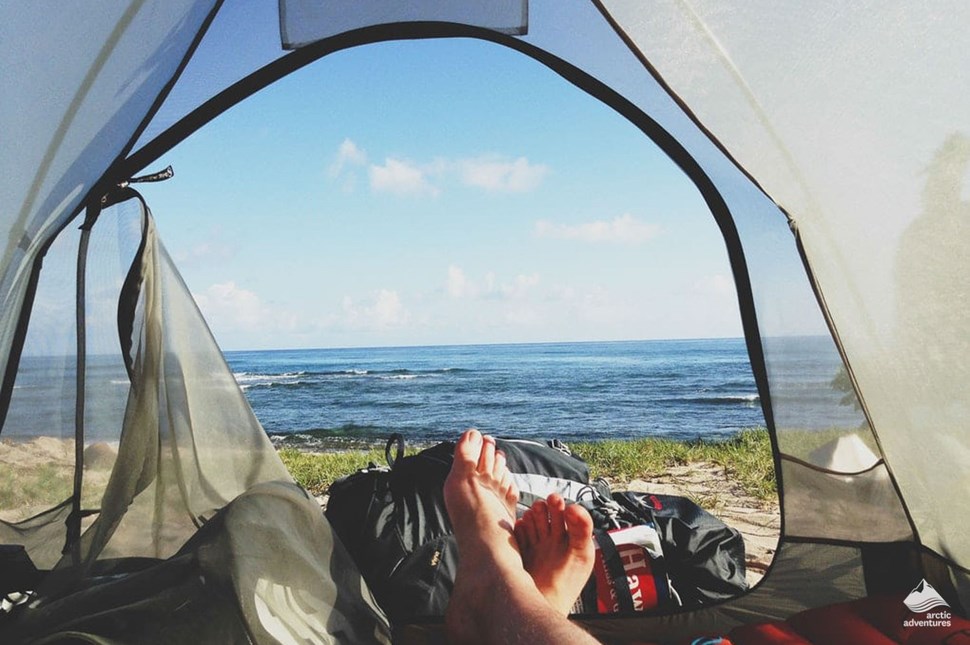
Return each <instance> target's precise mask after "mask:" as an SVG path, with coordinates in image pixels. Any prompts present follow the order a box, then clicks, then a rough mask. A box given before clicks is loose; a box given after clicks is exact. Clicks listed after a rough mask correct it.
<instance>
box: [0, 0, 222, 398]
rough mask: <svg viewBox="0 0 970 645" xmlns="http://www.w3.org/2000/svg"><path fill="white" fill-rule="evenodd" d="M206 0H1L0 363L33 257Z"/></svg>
mask: <svg viewBox="0 0 970 645" xmlns="http://www.w3.org/2000/svg"><path fill="white" fill-rule="evenodd" d="M214 4H215V3H214V2H193V1H190V0H181V1H180V0H175V1H173V2H164V3H160V2H147V1H144V0H142V1H139V2H133V3H131V4H127V5H121V4H106V5H105V6H102V7H99V9H98V10H97V11H94V10H92V8H91V7H90V6H86V5H74V6H71V7H58V8H57V12H56V13H57V15H56V17H55V16H53V15H52V12H51V11H50V9H49V7H47V6H46V5H44V4H43V3H27V4H25V5H23V6H19V7H16V8H14V7H10V6H6V7H4V9H3V16H2V20H0V60H2V61H3V66H2V68H3V72H0V95H2V96H3V97H4V100H3V101H0V128H2V139H3V142H4V153H3V156H2V163H0V169H2V172H0V203H2V204H3V207H2V210H0V231H2V235H0V311H3V312H4V315H3V316H2V317H0V375H4V374H5V373H6V369H7V359H8V357H9V353H10V350H11V345H12V342H13V339H14V335H15V333H16V328H17V325H18V324H19V323H20V322H21V321H20V317H19V315H18V314H19V312H20V310H21V305H22V304H23V302H24V298H25V296H26V295H27V291H28V287H29V284H30V279H31V270H32V267H33V261H34V259H35V258H36V257H37V256H38V254H40V253H41V252H42V250H43V247H44V245H45V243H46V242H47V241H48V240H49V238H50V237H51V236H53V235H54V234H55V233H56V232H57V231H58V230H59V229H60V228H61V227H62V226H63V225H64V224H65V223H66V222H67V220H68V219H69V218H71V217H73V216H74V215H75V213H76V211H77V208H78V207H79V205H80V204H81V202H82V201H83V200H84V198H85V197H86V195H87V193H88V191H89V190H90V189H91V188H92V187H93V186H94V185H95V183H96V182H97V181H98V180H99V179H100V178H101V175H102V174H103V173H104V172H105V171H106V170H107V168H108V167H109V165H110V164H111V163H113V162H114V161H115V159H116V157H118V156H119V155H121V154H122V153H123V152H125V149H126V147H127V146H129V145H130V144H131V139H132V137H133V136H134V135H135V133H136V131H137V129H138V128H139V126H140V125H141V124H142V122H143V121H144V120H145V119H146V117H147V116H149V113H150V111H151V109H152V107H153V105H154V104H155V103H156V101H157V99H158V98H159V95H160V93H161V92H162V89H163V88H164V87H165V85H166V84H168V83H169V82H170V81H171V79H172V77H173V75H174V74H175V71H176V70H177V69H178V67H179V65H180V64H181V61H182V59H183V57H184V56H185V54H186V53H187V51H188V50H189V48H190V46H191V44H192V42H193V40H194V39H195V37H196V35H197V34H198V32H199V28H200V26H201V25H202V24H203V22H204V21H205V19H206V17H207V16H208V14H209V12H210V11H211V10H212V8H213V6H214ZM38 52H44V54H43V55H37V54H38ZM53 52H56V53H57V55H56V56H53V55H51V53H53ZM98 197H100V196H98ZM4 378H5V381H6V377H4ZM9 387H11V385H10V384H9V383H7V382H3V383H2V384H0V392H2V390H3V388H9ZM0 412H2V411H0Z"/></svg>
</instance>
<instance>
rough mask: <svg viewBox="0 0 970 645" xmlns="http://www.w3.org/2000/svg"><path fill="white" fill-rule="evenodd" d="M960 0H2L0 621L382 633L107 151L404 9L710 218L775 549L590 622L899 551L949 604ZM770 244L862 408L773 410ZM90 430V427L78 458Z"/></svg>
mask: <svg viewBox="0 0 970 645" xmlns="http://www.w3.org/2000/svg"><path fill="white" fill-rule="evenodd" d="M967 13H968V8H967V6H966V5H965V4H964V3H958V2H954V1H943V2H938V3H933V4H931V5H925V4H924V3H917V2H912V1H906V0H886V1H884V2H879V3H874V2H855V3H845V2H838V1H835V0H822V1H820V2H811V3H773V2H765V1H763V0H757V1H751V2H744V3H724V2H714V1H711V0H679V1H678V0H658V1H657V2H652V3H644V2H635V1H632V0H532V2H527V0H488V1H487V2H482V1H478V2H447V3H444V2H434V1H432V0H414V1H412V2H409V3H385V2H379V1H378V0H357V1H354V2H351V1H349V0H329V1H323V0H279V2H278V3H277V1H276V0H253V1H252V2H241V1H233V0H225V1H220V0H192V1H190V0H165V1H164V2H162V1H159V0H155V1H152V0H133V1H131V2H128V3H120V2H96V3H58V4H57V5H53V4H51V3H43V2H31V3H6V4H4V5H3V7H2V9H0V60H2V62H3V64H2V67H0V69H2V72H0V96H2V97H3V98H2V99H0V127H2V133H3V134H2V138H0V141H2V148H0V155H2V166H0V167H2V173H0V186H2V189H0V204H2V207H0V208H2V210H0V303H2V306H0V312H2V316H0V377H2V382H0V430H2V435H0V437H3V438H4V439H9V438H11V437H16V436H17V434H18V427H19V425H21V424H23V423H24V422H25V420H33V421H35V422H38V421H40V422H42V423H43V424H45V425H46V426H47V427H48V428H49V430H50V432H49V434H50V435H51V436H52V437H55V438H58V440H57V441H52V442H51V443H50V444H49V445H48V446H47V448H48V449H49V450H50V451H51V454H54V453H57V452H58V451H61V452H64V451H66V453H67V457H68V458H69V459H71V460H72V463H73V464H74V466H73V468H72V470H71V474H70V477H69V478H68V482H67V484H66V487H65V488H64V489H63V490H60V498H59V499H57V500H56V501H53V502H52V501H49V500H48V501H43V500H41V499H40V497H39V496H40V494H41V492H43V493H45V494H50V493H51V488H52V486H42V487H41V488H43V489H44V490H43V491H40V492H38V491H32V490H27V489H26V488H27V487H25V486H19V484H18V481H19V480H18V479H17V476H18V473H20V472H21V471H22V470H23V468H25V467H26V466H25V465H24V463H23V462H22V461H18V460H17V457H16V453H15V452H14V450H13V448H12V447H10V446H7V447H8V448H9V450H8V451H7V453H6V454H7V456H6V457H2V456H0V458H2V459H3V461H2V463H0V477H3V479H0V482H3V483H4V486H5V487H6V488H4V489H3V490H8V489H12V492H13V493H17V494H19V495H21V496H26V497H27V498H29V499H27V501H23V500H21V501H18V502H16V504H20V505H21V506H22V509H21V510H22V511H23V512H21V513H19V514H17V513H14V514H5V515H0V544H2V546H3V552H2V553H3V555H2V557H3V562H4V565H3V567H0V583H2V584H3V586H4V587H5V591H6V590H7V589H8V588H17V584H20V582H21V579H23V580H27V581H29V582H27V583H23V584H29V585H32V586H33V587H34V588H35V594H36V595H35V596H33V597H29V598H27V599H23V598H20V599H19V600H17V599H16V598H15V599H13V600H12V601H22V602H25V604H26V605H27V606H26V607H24V608H22V609H21V610H20V611H18V612H17V620H16V621H12V622H6V621H5V622H0V630H2V631H0V635H2V636H3V640H4V641H5V642H7V641H15V640H16V639H21V640H30V639H44V638H48V637H49V638H52V639H54V638H55V636H56V635H58V634H59V635H62V636H63V635H74V636H75V637H76V638H80V639H87V640H89V641H90V642H125V641H135V642H154V641H159V642H181V641H183V640H188V639H190V638H191V639H195V640H197V641H200V640H201V641H202V642H212V641H222V640H241V641H245V640H247V639H248V640H249V641H252V642H303V641H305V640H311V641H319V642H368V641H376V642H387V640H388V638H389V634H390V627H389V625H388V624H387V622H386V619H385V618H384V616H383V614H382V613H381V611H380V609H379V608H378V607H376V605H375V604H374V603H373V601H372V599H371V598H370V594H369V592H368V591H367V589H366V585H364V584H363V583H362V581H361V578H360V576H359V574H357V572H356V570H355V569H354V566H353V564H352V563H351V562H350V561H349V560H348V558H347V556H346V553H345V551H344V550H343V547H342V546H341V545H340V543H339V541H337V540H335V538H334V536H333V535H332V534H331V532H330V530H329V527H328V526H327V525H326V523H325V522H324V520H323V519H322V517H320V514H319V512H318V509H317V508H316V507H315V504H314V502H313V500H312V498H309V497H308V496H307V495H306V494H305V493H303V492H302V491H301V490H300V489H299V488H298V487H296V486H295V485H294V484H293V483H292V481H291V480H290V478H289V475H288V474H287V473H286V471H285V469H284V468H283V467H282V465H281V463H280V462H279V460H278V458H277V457H276V455H275V453H274V451H273V449H272V446H270V445H269V443H268V441H267V440H266V437H265V434H264V433H263V432H262V429H261V428H260V426H259V423H258V422H257V421H256V419H255V418H254V416H253V415H252V412H251V411H250V410H249V407H248V405H247V404H246V401H245V398H244V397H243V395H242V393H241V392H240V390H239V388H238V386H236V384H235V381H234V380H233V378H232V374H231V373H230V372H229V370H228V368H227V367H226V364H225V362H224V360H223V358H222V356H221V354H220V352H219V350H218V347H217V346H216V344H215V342H214V340H213V338H212V336H211V334H209V333H208V329H207V327H206V325H205V322H204V321H203V319H202V318H201V316H200V314H199V312H198V310H197V309H196V307H195V305H194V303H193V301H192V298H191V295H190V294H189V293H188V290H187V289H186V287H185V285H184V284H183V283H182V281H181V279H180V278H179V275H178V272H177V270H176V268H175V266H174V264H173V262H172V260H171V258H170V257H169V256H168V254H167V253H166V251H165V248H164V246H163V244H162V243H161V241H160V240H159V239H158V236H157V235H156V232H155V229H154V226H153V223H152V219H151V216H150V212H149V211H148V209H147V206H146V205H145V204H144V203H143V202H142V201H141V199H140V197H139V195H138V193H137V191H136V190H135V188H134V187H135V186H137V184H136V183H134V182H132V179H133V178H134V177H136V176H137V175H139V174H141V173H143V172H145V171H146V170H152V168H150V166H151V165H152V163H153V162H154V161H155V160H156V159H158V158H159V157H160V156H161V155H162V154H163V153H165V152H166V151H167V150H169V149H170V148H172V147H173V146H174V145H176V144H177V143H178V142H179V141H181V140H182V139H184V138H185V137H186V136H188V135H189V134H191V133H193V132H194V131H196V130H197V129H198V128H200V127H202V126H203V125H205V124H206V123H207V122H209V121H211V120H212V119H213V118H215V117H217V116H218V115H219V114H220V113H222V112H224V111H225V110H227V109H229V108H230V107H232V106H233V105H235V104H236V103H238V102H240V101H242V100H245V98H246V97H248V96H250V95H252V94H253V93H255V92H258V91H259V90H260V89H261V88H263V87H265V86H267V85H269V84H271V83H272V82H274V81H275V80H277V79H279V78H282V77H283V76H285V75H287V74H288V73H290V72H293V71H295V70H297V69H299V68H301V67H302V66H304V65H307V64H309V63H311V62H313V61H315V60H318V59H320V58H321V57H324V56H326V55H328V54H330V53H333V52H336V51H340V50H343V49H347V48H350V47H355V46H360V45H366V44H369V43H376V42H382V41H389V40H406V39H423V38H473V39H480V40H483V41H488V42H491V43H495V44H498V45H501V46H505V47H509V48H511V49H512V50H515V51H517V52H520V53H521V54H522V55H525V56H530V57H532V58H534V59H535V60H537V61H539V62H540V63H542V64H544V65H546V66H547V67H548V68H549V69H551V70H552V71H553V72H555V73H556V74H559V75H560V76H561V77H562V78H563V79H564V80H565V81H566V82H569V83H572V84H574V85H575V86H577V87H579V88H580V89H582V90H584V91H586V92H588V93H589V94H591V95H592V96H594V97H596V98H598V99H600V100H602V101H603V102H604V103H605V104H607V105H608V106H609V107H611V108H612V109H613V110H615V111H616V112H617V113H619V114H620V115H622V116H623V117H625V118H627V119H628V120H629V121H630V122H631V123H633V124H634V125H635V126H636V127H637V128H639V129H640V130H641V131H642V132H643V134H644V136H647V137H650V138H651V139H652V140H653V141H654V142H655V143H656V144H657V145H658V146H660V147H661V148H662V149H663V150H664V151H665V152H666V153H667V154H668V155H669V156H670V158H671V159H672V160H673V161H674V162H675V163H677V164H678V165H679V166H680V167H681V168H682V169H683V171H684V172H685V173H686V174H687V176H688V177H689V178H690V179H691V180H692V181H693V182H694V183H695V185H696V186H697V188H698V190H699V191H700V193H701V194H702V195H703V197H704V199H705V201H706V202H707V204H708V206H709V207H710V210H711V213H712V215H713V217H714V219H715V221H716V223H717V225H718V226H719V228H720V230H721V232H722V233H723V236H724V240H725V244H726V247H727V249H728V253H729V257H730V261H731V266H732V270H733V274H734V279H735V283H736V287H737V292H738V300H739V305H740V309H741V314H742V318H743V324H744V332H745V337H746V341H747V346H748V352H749V356H750V359H751V364H752V368H753V371H754V373H755V377H756V381H757V384H758V389H759V394H760V400H761V405H762V407H763V411H764V416H765V419H766V422H767V424H768V427H769V431H770V434H771V437H772V442H773V447H774V451H775V466H776V475H777V478H778V483H779V491H780V500H781V508H782V535H781V540H780V544H779V548H778V553H777V556H776V558H775V561H774V563H773V564H772V566H771V568H770V570H769V571H768V573H767V575H766V577H765V579H764V580H763V581H762V583H761V584H759V585H758V586H757V587H756V588H754V589H753V590H751V591H750V592H749V593H747V594H745V595H743V596H741V597H738V598H736V599H733V600H731V601H729V602H725V603H723V604H720V605H716V606H711V607H707V608H704V609H701V610H697V611H691V612H682V613H673V614H669V615H664V616H641V617H634V618H626V617H624V618H622V619H620V618H617V619H602V620H592V621H590V623H589V624H590V625H591V628H592V629H593V630H594V631H595V633H597V634H601V635H610V636H617V637H623V636H630V635H636V634H649V635H651V636H653V637H665V636H668V637H676V636H682V635H686V634H690V633H694V632H699V631H724V630H726V629H727V628H729V627H731V626H733V625H738V624H742V623H747V622H752V621H757V620H764V619H775V618H785V617H787V616H789V615H791V614H793V613H795V612H797V611H799V610H801V609H805V608H810V607H817V606H820V605H824V604H826V603H831V602H837V601H843V600H850V599H854V598H860V597H863V596H865V595H866V594H867V593H870V594H871V593H874V592H877V591H881V590H885V589H904V588H906V589H908V588H912V583H913V581H914V580H915V581H918V580H919V579H921V578H925V579H926V580H927V581H929V582H930V583H931V584H932V585H933V586H934V587H935V588H936V589H937V590H939V591H940V593H941V594H943V596H944V597H946V598H947V600H948V601H949V602H950V603H951V605H952V606H953V607H954V608H960V607H961V606H962V607H967V606H968V605H970V531H968V530H967V529H968V528H970V527H968V520H967V518H968V517H970V499H968V498H967V496H966V495H964V494H963V493H964V492H965V491H967V490H970V468H968V467H967V466H968V464H970V438H968V423H970V422H968V419H970V396H968V394H970V390H968V388H967V385H966V384H967V383H968V381H970V379H968V376H970V373H968V371H970V367H968V366H970V310H968V307H970V305H968V304H967V303H968V302H970V299H968V295H970V293H968V292H970V281H968V278H967V275H968V274H970V264H968V262H970V261H968V258H970V254H968V253H967V252H966V250H965V245H966V242H965V240H966V239H967V233H968V232H970V210H968V208H970V207H968V198H967V197H966V193H965V191H964V187H963V186H964V184H965V182H966V179H967V168H968V162H970V109H967V108H968V107H970V105H968V101H970V95H968V93H967V92H966V91H965V87H964V83H963V82H961V81H960V79H961V78H962V74H961V71H960V70H963V69H965V68H966V67H967V63H968V62H970V61H968V54H967V52H970V35H968V33H967V30H966V29H965V25H966V24H967V21H968V20H967V19H968V18H970V16H968V15H967ZM792 261H800V262H801V263H802V265H803V267H804V275H805V279H806V281H807V284H809V285H810V286H811V289H812V291H813V293H814V296H815V300H816V302H817V307H818V310H819V311H820V312H821V314H822V315H823V316H824V319H825V322H826V323H827V326H828V329H829V331H830V332H831V342H827V343H825V346H824V347H820V348H819V351H828V352H838V354H839V355H840V357H841V359H842V361H843V364H844V368H845V377H846V379H847V383H849V384H850V385H851V388H850V389H851V391H852V392H853V393H854V394H855V395H856V397H857V400H858V407H859V410H860V415H861V417H863V419H862V423H861V424H859V425H855V426H853V427H851V428H844V429H843V430H842V431H841V432H837V433H836V435H838V436H834V437H829V438H830V439H832V440H833V443H831V445H829V446H827V447H826V446H820V445H818V442H817V441H812V440H806V435H807V434H810V433H807V432H806V428H812V427H814V425H813V420H812V419H811V418H807V417H806V416H805V415H806V413H805V410H807V409H808V408H806V407H805V406H802V405H799V403H800V402H801V401H804V400H806V399H807V398H810V397H812V396H813V392H811V391H804V390H800V389H797V388H793V387H792V386H791V384H790V383H789V382H787V381H786V380H785V379H784V378H782V377H781V375H782V373H783V372H784V370H782V369H780V368H781V366H782V362H783V361H786V360H791V357H790V355H789V354H786V353H785V352H784V345H785V339H784V337H782V336H780V335H779V334H778V333H777V332H778V331H779V330H780V329H782V328H783V324H782V323H783V321H784V320H785V319H786V317H790V316H793V315H798V313H797V311H793V310H792V309H791V303H790V301H789V300H788V299H786V297H785V295H784V294H785V288H784V286H783V285H782V286H779V285H777V284H775V283H774V282H773V276H774V270H773V269H774V267H776V266H778V263H779V262H792ZM89 265H90V266H89ZM94 285H100V286H97V287H95V286H94ZM86 287H87V290H86ZM51 302H55V303H56V302H60V303H61V306H55V307H53V308H52V307H51V305H50V303H51ZM35 305H36V306H35ZM41 305H43V307H41ZM45 307H46V309H47V310H44V311H38V310H39V309H44V308H45ZM45 314H49V316H50V318H51V319H52V320H55V321H56V322H55V323H51V324H50V325H48V326H47V327H44V323H42V322H41V321H42V319H43V316H44V315H45ZM64 330H69V331H67V332H65V331H64ZM119 340H120V342H119ZM31 343H36V347H33V348H32V347H31ZM89 346H90V350H91V351H90V352H89V351H88V349H89ZM109 346H110V347H112V348H113V350H112V352H110V353H108V352H107V350H104V351H102V350H103V348H105V347H109ZM845 437H852V438H851V439H846V438H845ZM96 439H100V440H104V443H106V444H109V445H110V444H111V442H113V441H114V442H117V444H118V455H117V458H113V457H111V458H110V459H109V461H108V466H107V467H105V468H104V469H103V471H99V470H98V469H97V468H95V461H97V459H96V457H97V454H96V451H94V450H93V449H92V445H93V443H96V442H95V441H94V440H96ZM11 445H12V444H11ZM10 455H13V456H10ZM86 460H87V462H88V466H87V467H85V466H84V464H85V461H86ZM45 466H48V467H49V466H50V464H43V463H41V464H39V465H37V466H36V468H37V469H41V470H42V469H43V467H45ZM11 482H12V483H11ZM18 486H19V487H18ZM11 494H12V493H11ZM31 495H34V497H31ZM0 499H2V500H4V502H3V503H4V504H5V505H9V504H12V503H14V502H8V501H6V500H7V499H8V498H7V497H3V498H0ZM18 499H19V498H18ZM23 509H27V510H23ZM3 510H5V511H6V510H7V509H3ZM15 510H16V509H15ZM25 555H26V556H29V559H30V561H32V562H33V564H34V565H36V566H37V567H38V568H39V569H40V570H42V571H43V572H44V573H37V572H36V571H35V570H33V569H32V567H31V566H29V565H28V564H26V563H25V562H24V556H25ZM4 577H5V578H4ZM23 584H21V587H22V586H23ZM396 628H397V629H398V630H399V634H401V635H403V636H406V637H411V638H415V639H420V638H421V637H422V636H423V635H425V631H426V630H429V629H433V627H431V628H426V627H421V626H411V627H407V626H404V627H402V626H396Z"/></svg>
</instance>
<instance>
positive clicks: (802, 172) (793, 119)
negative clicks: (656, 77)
mask: <svg viewBox="0 0 970 645" xmlns="http://www.w3.org/2000/svg"><path fill="white" fill-rule="evenodd" d="M603 4H604V6H605V7H606V8H607V10H608V11H609V12H610V13H611V15H612V16H613V18H614V19H615V20H616V21H617V22H618V23H620V24H621V25H623V29H624V33H625V34H626V35H627V36H628V37H629V38H630V39H631V41H632V42H633V43H634V44H635V46H636V47H637V48H638V49H639V50H640V51H642V52H643V54H644V55H645V56H646V58H647V59H649V60H650V62H651V64H652V65H653V66H654V67H655V68H656V69H657V71H658V73H659V74H660V75H661V76H662V77H663V78H664V79H665V81H666V82H667V83H668V84H669V86H670V87H671V89H672V91H673V92H674V93H675V94H676V95H677V96H679V97H680V98H681V99H682V100H683V101H684V102H685V103H686V104H687V105H689V106H690V109H691V110H692V111H693V113H694V114H695V115H696V117H697V119H698V120H699V121H700V122H702V123H703V124H704V125H705V127H707V128H708V129H709V130H710V131H711V133H712V134H713V136H714V137H716V138H717V140H718V141H720V142H721V143H722V144H723V145H724V147H725V148H726V149H727V150H728V151H729V152H730V154H731V155H732V156H733V157H734V158H735V159H736V160H737V162H738V163H739V164H740V165H741V166H742V167H744V168H745V169H746V170H747V171H748V172H749V173H751V174H752V175H753V176H754V177H756V178H757V180H758V182H759V183H760V185H761V186H762V187H763V188H764V189H765V191H766V192H767V193H768V194H769V195H771V196H772V198H773V199H774V200H775V201H776V202H777V203H779V204H780V205H781V206H782V207H783V208H784V209H785V210H786V212H787V213H788V214H789V215H790V216H791V218H792V220H793V223H794V226H795V228H796V230H797V234H798V237H799V240H800V242H801V244H802V246H803V247H804V250H805V255H806V258H807V260H808V263H809V264H810V266H811V268H812V271H813V274H814V277H815V280H816V281H817V283H818V286H819V289H820V291H821V292H822V294H823V296H824V302H825V304H826V308H827V312H828V315H829V317H830V319H831V322H832V324H833V327H834V329H835V331H836V333H837V334H838V338H839V339H840V342H841V343H842V345H843V347H844V351H845V354H846V357H847V359H848V362H849V365H850V366H851V369H852V375H853V377H854V379H855V381H856V383H857V385H858V388H859V390H860V391H861V392H862V393H863V399H864V403H865V406H866V410H867V412H868V415H869V418H870V420H871V422H872V426H873V429H874V430H875V432H876V433H877V435H878V437H879V440H880V445H881V447H882V449H883V451H884V453H885V457H886V459H887V462H888V463H889V465H890V468H891V469H892V472H893V474H894V475H895V477H896V479H897V481H898V485H899V487H900V490H901V492H902V495H903V498H904V499H905V500H906V504H907V507H908V508H909V511H910V513H911V514H912V517H913V521H914V523H915V525H916V528H917V530H918V532H919V538H920V540H921V541H922V543H923V544H924V545H926V546H928V547H929V548H931V549H933V550H934V551H936V552H937V553H941V554H947V556H948V557H950V558H953V559H955V560H957V561H958V562H962V563H964V564H966V563H967V562H968V561H970V533H968V532H967V531H966V527H965V525H963V523H961V522H959V521H953V518H956V517H967V516H968V512H970V500H968V499H966V498H965V496H957V497H958V499H955V498H954V496H952V495H950V494H949V492H950V491H953V490H966V489H967V487H968V485H970V471H968V469H967V468H966V467H965V464H966V463H967V462H968V459H970V442H968V441H967V439H966V423H967V419H968V418H970V416H968V412H970V410H968V407H967V406H968V401H967V396H966V393H967V390H966V387H965V386H964V384H965V383H966V382H967V379H968V376H970V373H968V370H970V363H968V361H967V360H965V357H966V356H967V351H968V349H970V347H968V343H970V316H967V315H966V314H967V311H966V307H967V304H966V303H967V302H968V300H967V298H966V296H967V284H968V283H967V281H966V279H965V275H966V271H964V270H962V268H964V267H966V263H967V259H966V258H967V257H968V255H967V253H966V251H965V249H964V248H963V244H962V242H961V241H962V240H965V239H966V237H965V235H964V234H965V233H966V231H967V226H970V220H968V218H967V217H966V216H965V212H966V208H967V206H966V200H965V199H963V198H962V197H961V194H960V185H961V180H962V179H963V178H964V177H965V172H966V169H967V163H968V160H970V154H968V153H970V144H968V141H970V139H968V138H967V137H968V135H967V133H968V132H970V116H968V115H970V110H968V109H967V107H968V106H967V96H966V93H965V92H964V91H963V90H962V88H961V87H960V83H956V82H954V75H955V74H956V73H957V71H956V70H959V69H963V68H964V67H965V66H966V63H967V52H968V51H970V49H968V46H970V41H968V38H970V37H968V35H967V33H966V30H963V29H962V28H961V27H960V25H961V24H963V23H964V22H965V19H966V18H967V17H968V16H967V15H966V14H967V11H968V8H967V6H966V5H965V4H963V3H959V2H949V3H944V4H935V5H933V6H932V7H928V6H926V5H922V4H919V3H912V2H904V1H899V2H890V3H883V2H880V3H869V2H863V3H852V4H845V3H840V2H835V1H831V2H818V3H811V4H806V5H801V6H799V7H787V8H785V10H784V11H780V10H778V8H777V7H773V6H772V4H771V3H767V2H754V3H744V4H743V5H740V6H730V7H729V6H727V5H724V4H723V3H717V2H703V1H701V2H691V3H686V2H683V3H680V2H668V3H660V4H658V5H657V6H656V7H653V8H652V9H651V11H650V12H649V14H645V13H643V12H641V11H639V6H638V3H634V2H613V1H610V0H605V1H604V2H603ZM773 9H774V10H773ZM779 57H783V58H784V65H783V67H782V68H781V69H783V70H784V73H779V65H778V61H779ZM957 357H964V358H957ZM916 437H918V441H915V442H914V438H916ZM943 500H946V502H945V503H943ZM968 599H970V598H968Z"/></svg>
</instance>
